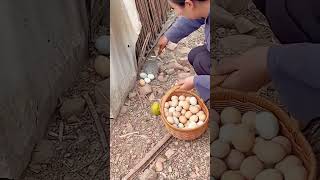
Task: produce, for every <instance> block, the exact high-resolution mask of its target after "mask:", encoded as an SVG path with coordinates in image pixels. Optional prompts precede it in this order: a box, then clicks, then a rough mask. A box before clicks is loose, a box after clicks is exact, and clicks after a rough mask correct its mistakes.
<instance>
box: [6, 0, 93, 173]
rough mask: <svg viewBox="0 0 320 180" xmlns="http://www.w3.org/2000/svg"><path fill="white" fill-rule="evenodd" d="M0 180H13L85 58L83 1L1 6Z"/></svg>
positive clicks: (33, 0) (9, 2) (34, 0)
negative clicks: (58, 99)
mask: <svg viewBox="0 0 320 180" xmlns="http://www.w3.org/2000/svg"><path fill="white" fill-rule="evenodd" d="M0 24H1V28H0V36H1V38H0V39H1V41H0V44H1V45H0V47H1V48H0V59H1V61H0V86H1V88H0V111H1V112H0V178H10V179H17V178H18V177H19V176H20V174H21V173H22V172H23V170H24V168H25V167H26V165H27V164H28V161H29V160H30V158H31V157H30V156H31V151H32V149H33V147H34V145H35V144H36V142H37V140H38V139H39V138H41V136H42V135H43V132H44V130H45V128H46V125H47V122H48V120H49V118H50V116H51V114H52V113H53V112H54V108H55V106H56V102H57V97H58V96H59V95H60V93H61V92H62V91H63V90H64V89H65V88H67V87H69V86H70V84H71V82H72V81H73V80H74V79H75V76H76V75H77V73H78V71H79V69H80V67H81V65H83V64H84V63H86V61H87V59H88V58H87V55H88V47H87V44H88V38H87V37H88V18H87V10H86V3H85V1H79V0H68V1H65V0H55V1H51V0H29V1H12V0H3V1H0Z"/></svg>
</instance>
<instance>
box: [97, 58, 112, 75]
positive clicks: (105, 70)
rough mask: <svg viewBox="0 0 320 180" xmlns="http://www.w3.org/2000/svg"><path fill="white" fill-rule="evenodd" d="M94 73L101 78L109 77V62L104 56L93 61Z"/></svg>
mask: <svg viewBox="0 0 320 180" xmlns="http://www.w3.org/2000/svg"><path fill="white" fill-rule="evenodd" d="M94 69H95V71H96V72H97V73H98V74H99V75H100V76H102V77H104V78H105V77H108V76H109V75H110V60H109V58H107V57H105V56H97V57H96V59H95V61H94Z"/></svg>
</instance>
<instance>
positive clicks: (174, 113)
mask: <svg viewBox="0 0 320 180" xmlns="http://www.w3.org/2000/svg"><path fill="white" fill-rule="evenodd" d="M173 116H174V117H177V118H179V117H180V116H181V113H180V112H178V111H175V112H173Z"/></svg>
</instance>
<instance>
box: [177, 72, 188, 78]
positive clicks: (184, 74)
mask: <svg viewBox="0 0 320 180" xmlns="http://www.w3.org/2000/svg"><path fill="white" fill-rule="evenodd" d="M189 76H191V74H190V73H179V74H178V78H179V79H185V78H187V77H189Z"/></svg>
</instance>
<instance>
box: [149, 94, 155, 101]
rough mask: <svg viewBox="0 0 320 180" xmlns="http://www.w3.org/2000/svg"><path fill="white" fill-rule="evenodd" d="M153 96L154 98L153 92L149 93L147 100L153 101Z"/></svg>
mask: <svg viewBox="0 0 320 180" xmlns="http://www.w3.org/2000/svg"><path fill="white" fill-rule="evenodd" d="M155 98H156V97H155V95H154V94H153V93H151V94H150V96H149V101H153V100H155Z"/></svg>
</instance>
